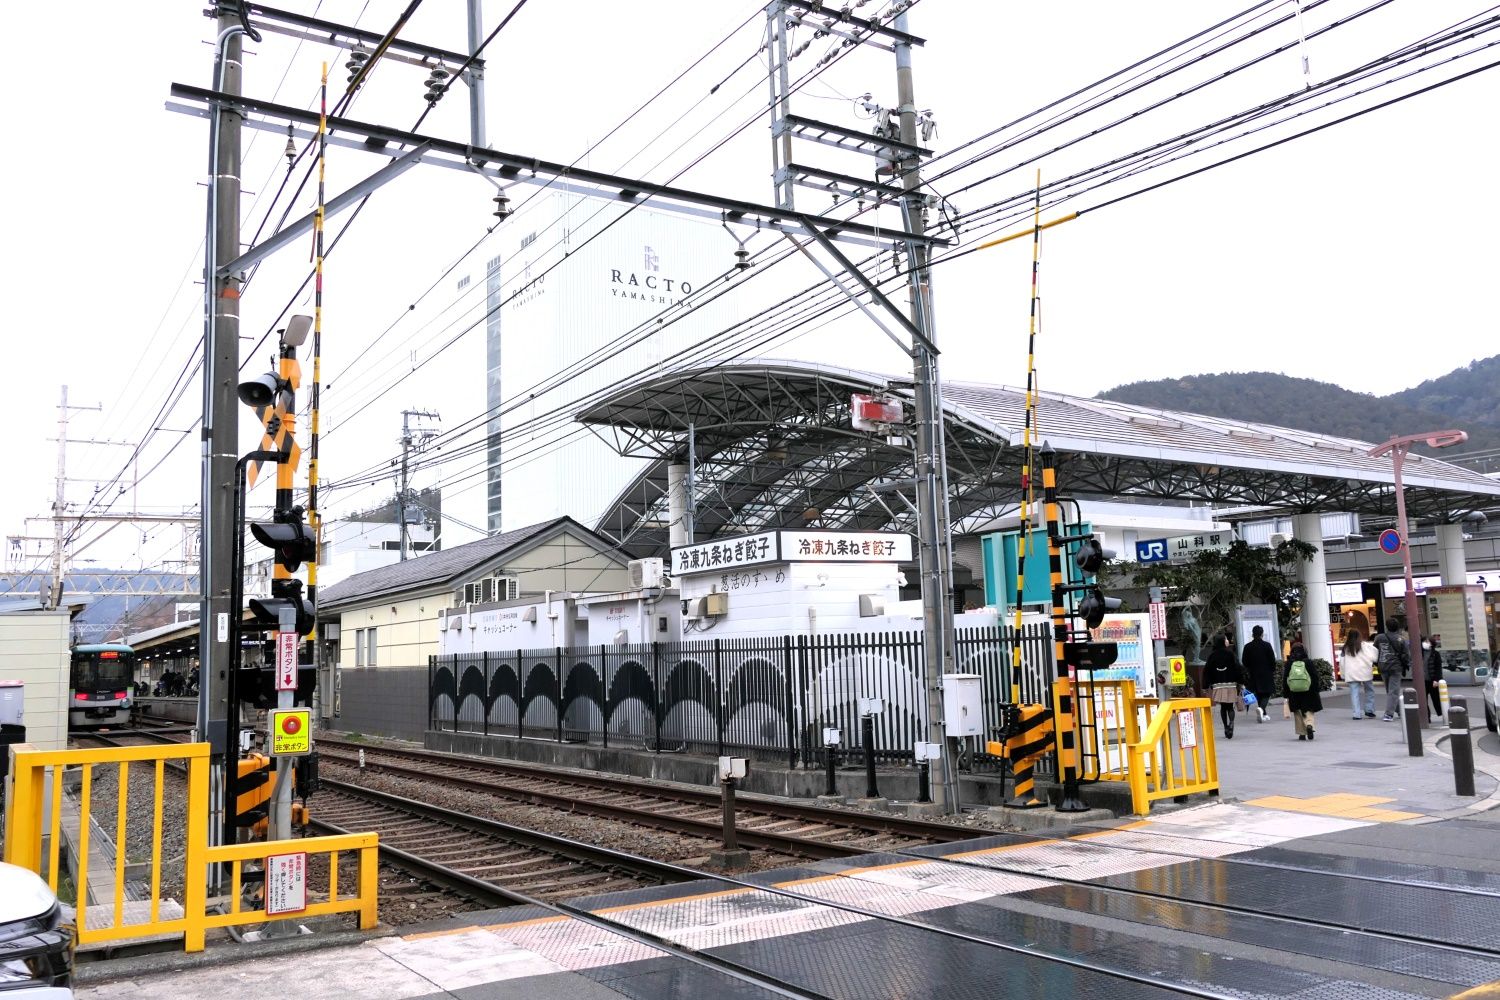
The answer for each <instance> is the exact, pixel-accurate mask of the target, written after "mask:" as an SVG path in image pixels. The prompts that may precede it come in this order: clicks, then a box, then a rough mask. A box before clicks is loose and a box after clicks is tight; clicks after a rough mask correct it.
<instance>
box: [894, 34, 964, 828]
mask: <svg viewBox="0 0 1500 1000" xmlns="http://www.w3.org/2000/svg"><path fill="white" fill-rule="evenodd" d="M894 27H895V28H896V30H897V31H898V32H902V33H904V32H906V30H907V24H906V12H905V11H902V12H901V13H900V14H897V15H896V21H895V25H894ZM895 50H896V100H897V103H898V107H897V109H896V112H897V115H898V116H899V118H898V121H899V123H900V134H899V136H898V138H900V140H901V142H903V143H904V144H905V145H906V146H908V147H915V146H916V145H917V105H916V96H915V93H914V88H913V86H912V72H911V44H910V43H909V42H906V41H902V40H899V38H898V40H897V42H896V45H895ZM896 165H897V170H898V171H899V173H900V176H901V184H902V187H903V188H904V189H905V192H906V193H905V194H904V195H903V197H902V212H903V214H904V215H905V218H906V229H907V231H908V232H910V233H912V234H913V235H914V236H915V237H916V238H915V239H912V240H909V241H908V242H907V244H906V253H907V291H908V293H909V295H910V300H911V321H912V324H913V325H914V326H916V328H917V329H918V330H920V331H921V332H922V334H923V336H924V337H926V343H922V342H920V341H918V342H915V343H913V344H912V381H913V383H914V385H913V390H914V394H915V396H916V400H915V404H916V405H915V409H916V413H915V418H916V430H917V434H916V437H917V449H916V478H917V514H918V526H917V544H918V556H917V563H918V568H919V570H920V572H921V575H922V622H923V628H922V642H923V647H924V648H923V652H924V653H925V656H924V658H923V659H924V662H925V664H926V676H925V677H924V678H923V681H924V683H925V685H926V688H927V742H929V743H937V744H939V745H941V746H942V747H943V748H944V752H943V766H942V767H941V768H939V769H938V773H937V775H936V780H935V781H934V782H933V787H932V801H933V802H935V803H937V805H938V806H939V807H940V808H941V809H942V810H943V811H944V812H950V811H952V809H953V808H954V807H955V806H956V805H957V802H956V796H954V794H953V792H954V788H953V781H954V779H955V775H954V767H953V752H954V750H955V749H956V747H957V744H956V741H953V740H948V739H945V737H944V727H943V687H942V684H943V678H942V675H943V674H945V673H951V672H952V671H953V593H952V580H953V551H952V547H951V541H950V539H949V535H948V465H947V461H946V457H947V446H946V436H945V434H944V432H943V396H942V389H941V386H940V383H939V380H938V369H937V356H936V354H935V352H934V351H932V350H931V349H929V347H928V346H927V345H928V344H934V343H935V342H936V340H937V324H936V323H935V322H934V321H933V315H932V272H931V270H930V268H929V267H928V258H929V248H928V244H927V242H926V241H925V240H924V239H922V237H923V236H925V235H926V232H927V223H926V219H925V214H926V212H925V203H926V196H925V195H924V194H923V193H922V190H921V184H922V173H921V157H920V156H919V155H910V156H907V157H905V158H903V159H900V160H897V161H896Z"/></svg>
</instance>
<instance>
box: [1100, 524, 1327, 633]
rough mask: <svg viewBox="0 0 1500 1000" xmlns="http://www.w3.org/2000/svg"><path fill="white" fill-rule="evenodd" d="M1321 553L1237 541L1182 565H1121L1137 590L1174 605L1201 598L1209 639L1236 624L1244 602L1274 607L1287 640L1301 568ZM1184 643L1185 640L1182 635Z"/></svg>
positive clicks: (1295, 615)
mask: <svg viewBox="0 0 1500 1000" xmlns="http://www.w3.org/2000/svg"><path fill="white" fill-rule="evenodd" d="M1315 552H1317V549H1316V548H1315V547H1313V546H1312V545H1309V544H1308V543H1307V542H1301V541H1298V540H1297V539H1295V538H1293V539H1288V540H1287V541H1284V542H1282V543H1281V544H1279V545H1277V546H1275V547H1274V548H1268V547H1265V546H1251V545H1247V544H1246V543H1245V542H1242V541H1238V540H1236V541H1234V542H1233V543H1231V544H1230V546H1229V548H1228V550H1226V551H1223V552H1200V553H1198V554H1197V555H1195V556H1193V557H1192V559H1191V561H1189V562H1186V563H1178V564H1167V563H1144V564H1142V563H1126V564H1117V565H1119V566H1120V569H1121V570H1122V571H1123V572H1124V574H1125V575H1126V576H1127V577H1128V578H1129V579H1130V580H1131V581H1132V582H1133V583H1134V585H1135V586H1137V587H1160V588H1162V591H1163V594H1164V595H1165V596H1166V598H1167V600H1169V601H1174V600H1175V601H1186V600H1192V599H1196V600H1197V602H1198V608H1197V615H1198V621H1199V622H1200V623H1201V624H1202V626H1203V635H1204V637H1205V642H1206V641H1207V637H1208V636H1210V635H1213V634H1214V633H1216V632H1222V631H1223V630H1224V629H1226V628H1228V627H1230V626H1231V625H1233V624H1234V609H1235V607H1236V606H1237V605H1240V604H1274V605H1276V617H1277V620H1278V621H1279V622H1281V627H1282V629H1283V630H1284V631H1285V633H1286V634H1285V635H1283V636H1282V637H1281V638H1287V637H1288V636H1290V635H1291V634H1292V633H1294V632H1295V631H1296V622H1297V621H1298V619H1299V612H1300V606H1299V601H1300V596H1299V593H1298V585H1297V573H1296V569H1297V564H1298V563H1300V562H1303V561H1304V560H1307V559H1310V558H1312V556H1313V554H1314V553H1315ZM1177 638H1178V641H1179V642H1180V641H1181V637H1177Z"/></svg>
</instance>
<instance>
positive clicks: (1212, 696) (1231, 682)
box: [1203, 632, 1245, 740]
mask: <svg viewBox="0 0 1500 1000" xmlns="http://www.w3.org/2000/svg"><path fill="white" fill-rule="evenodd" d="M1233 642H1234V640H1233V637H1232V636H1231V635H1230V634H1229V633H1228V632H1224V633H1221V634H1219V635H1216V636H1214V640H1213V650H1212V651H1211V652H1210V653H1209V654H1208V660H1207V662H1205V663H1204V664H1203V686H1204V687H1206V688H1208V698H1209V700H1210V701H1212V702H1213V703H1214V704H1215V705H1218V706H1219V718H1220V719H1222V720H1223V721H1224V738H1225V739H1226V740H1232V739H1234V710H1235V706H1236V705H1238V704H1239V700H1240V688H1241V687H1242V686H1243V685H1244V683H1245V674H1244V671H1243V670H1242V669H1241V668H1240V662H1239V661H1238V660H1236V659H1235V658H1234V645H1233Z"/></svg>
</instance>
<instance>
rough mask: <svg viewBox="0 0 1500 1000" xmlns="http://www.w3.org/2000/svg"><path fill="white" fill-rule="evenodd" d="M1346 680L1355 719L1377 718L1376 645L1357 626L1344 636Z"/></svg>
mask: <svg viewBox="0 0 1500 1000" xmlns="http://www.w3.org/2000/svg"><path fill="white" fill-rule="evenodd" d="M1344 680H1346V681H1348V682H1349V703H1350V706H1351V707H1352V708H1353V709H1354V719H1355V721H1358V720H1360V719H1362V718H1363V719H1373V718H1375V646H1374V644H1373V643H1368V642H1365V641H1364V639H1363V638H1362V637H1361V636H1360V634H1359V629H1357V628H1351V629H1350V630H1349V634H1348V635H1347V636H1346V637H1345V638H1344Z"/></svg>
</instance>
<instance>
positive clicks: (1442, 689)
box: [1437, 677, 1451, 719]
mask: <svg viewBox="0 0 1500 1000" xmlns="http://www.w3.org/2000/svg"><path fill="white" fill-rule="evenodd" d="M1437 689H1438V704H1439V705H1441V706H1442V708H1443V718H1445V719H1446V718H1447V717H1448V709H1449V708H1450V707H1451V704H1450V702H1449V701H1448V682H1447V681H1445V680H1443V679H1442V678H1441V677H1439V678H1438V682H1437Z"/></svg>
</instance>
